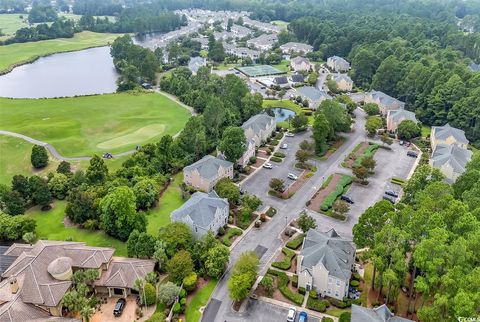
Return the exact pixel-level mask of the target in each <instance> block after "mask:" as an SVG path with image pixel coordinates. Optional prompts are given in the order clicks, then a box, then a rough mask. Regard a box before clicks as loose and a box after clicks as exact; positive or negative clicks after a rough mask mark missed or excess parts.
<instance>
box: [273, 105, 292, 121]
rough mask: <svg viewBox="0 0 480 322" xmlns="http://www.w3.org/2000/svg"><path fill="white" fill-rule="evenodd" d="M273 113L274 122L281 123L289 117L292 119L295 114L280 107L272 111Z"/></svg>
mask: <svg viewBox="0 0 480 322" xmlns="http://www.w3.org/2000/svg"><path fill="white" fill-rule="evenodd" d="M273 113H275V121H277V122H283V121H285V120H287V119H288V118H289V117H292V118H293V117H294V116H295V112H294V111H292V110H289V109H287V108H281V107H276V108H274V109H273Z"/></svg>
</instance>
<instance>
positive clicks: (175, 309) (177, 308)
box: [172, 302, 182, 314]
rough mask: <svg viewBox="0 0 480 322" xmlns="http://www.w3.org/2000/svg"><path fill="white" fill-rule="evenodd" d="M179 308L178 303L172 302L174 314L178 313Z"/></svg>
mask: <svg viewBox="0 0 480 322" xmlns="http://www.w3.org/2000/svg"><path fill="white" fill-rule="evenodd" d="M181 309H182V307H181V305H180V303H178V302H177V303H175V304H173V307H172V310H173V313H174V314H178V313H180V310H181Z"/></svg>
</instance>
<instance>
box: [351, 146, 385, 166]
mask: <svg viewBox="0 0 480 322" xmlns="http://www.w3.org/2000/svg"><path fill="white" fill-rule="evenodd" d="M379 147H380V146H379V145H378V144H370V145H369V146H368V147H367V148H366V149H365V151H363V154H362V155H360V156H359V157H358V158H357V159H356V160H355V162H354V163H353V165H352V167H359V166H361V165H362V161H363V159H365V158H366V157H373V155H374V154H375V152H376V151H377V150H378V148H379Z"/></svg>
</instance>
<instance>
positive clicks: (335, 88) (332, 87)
mask: <svg viewBox="0 0 480 322" xmlns="http://www.w3.org/2000/svg"><path fill="white" fill-rule="evenodd" d="M327 87H328V89H329V91H330V92H332V93H335V94H337V93H339V92H340V90H339V88H338V85H337V82H336V81H334V80H333V79H329V80H327Z"/></svg>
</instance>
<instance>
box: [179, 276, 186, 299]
mask: <svg viewBox="0 0 480 322" xmlns="http://www.w3.org/2000/svg"><path fill="white" fill-rule="evenodd" d="M185 278H186V277H185ZM183 286H185V285H183ZM186 296H187V291H186V290H185V289H184V288H182V289H180V292H179V293H178V297H179V298H181V299H183V298H184V297H186Z"/></svg>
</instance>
